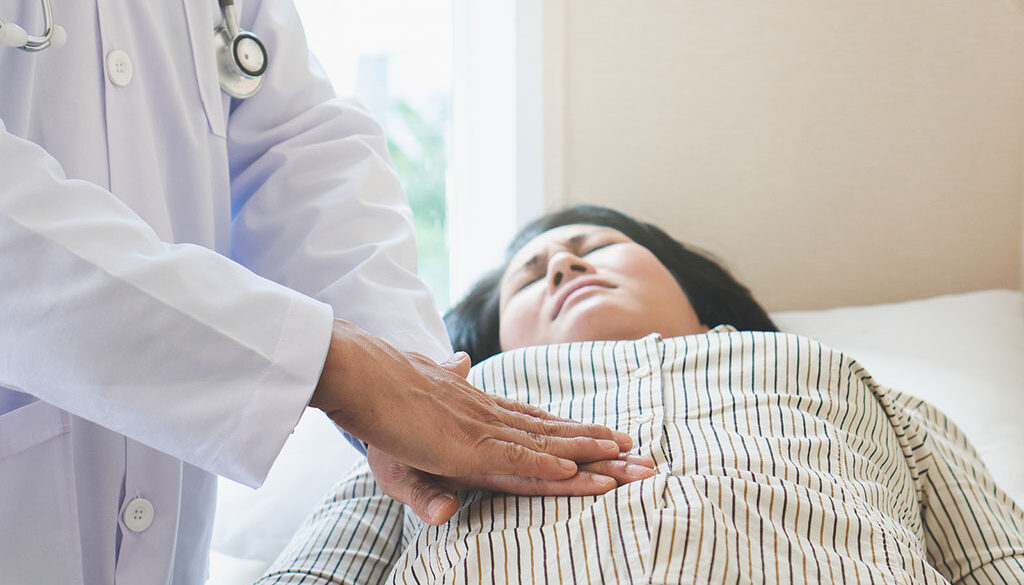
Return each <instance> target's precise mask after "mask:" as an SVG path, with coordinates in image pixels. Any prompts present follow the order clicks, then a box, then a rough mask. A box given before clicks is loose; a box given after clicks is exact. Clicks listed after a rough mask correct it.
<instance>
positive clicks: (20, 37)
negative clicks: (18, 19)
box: [0, 22, 28, 48]
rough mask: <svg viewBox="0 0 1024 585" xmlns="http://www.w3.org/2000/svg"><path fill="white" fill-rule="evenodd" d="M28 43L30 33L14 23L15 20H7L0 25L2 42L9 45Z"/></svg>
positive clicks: (15, 45)
mask: <svg viewBox="0 0 1024 585" xmlns="http://www.w3.org/2000/svg"><path fill="white" fill-rule="evenodd" d="M26 43H28V33H27V32H25V29H23V28H21V27H20V26H18V25H16V24H14V23H13V22H5V23H4V24H2V25H0V44H3V45H5V46H8V47H14V48H17V47H24V46H25V44H26Z"/></svg>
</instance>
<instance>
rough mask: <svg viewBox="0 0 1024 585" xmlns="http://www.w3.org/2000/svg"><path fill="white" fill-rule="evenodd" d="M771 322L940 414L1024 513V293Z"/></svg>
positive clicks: (793, 315)
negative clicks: (850, 360) (851, 362)
mask: <svg viewBox="0 0 1024 585" xmlns="http://www.w3.org/2000/svg"><path fill="white" fill-rule="evenodd" d="M772 318H773V319H775V322H776V324H777V325H778V326H779V327H780V328H781V329H783V330H784V331H787V332H790V333H799V334H802V335H807V336H810V337H814V338H816V339H818V340H820V341H822V342H823V343H825V344H826V345H829V346H831V347H833V348H834V349H838V350H840V351H842V352H844V353H846V354H847V355H849V356H850V357H853V358H854V359H856V360H857V361H859V362H860V363H861V364H862V365H864V367H866V368H867V370H868V371H869V372H871V374H872V376H874V378H875V380H877V381H878V382H879V383H880V384H883V385H885V386H889V387H890V388H894V389H896V390H901V391H905V392H908V393H911V394H914V395H916V396H918V397H920V398H924V399H926V400H928V401H929V402H931V403H932V404H935V405H936V406H938V407H939V408H940V409H942V410H943V411H944V412H945V413H946V414H947V415H949V417H950V418H951V419H952V420H953V421H954V422H956V423H957V425H959V426H960V427H961V429H963V431H964V432H965V433H966V434H967V436H968V438H970V440H971V441H972V442H973V443H974V446H975V447H976V448H977V449H978V452H979V453H980V454H981V457H982V459H984V461H985V463H986V464H987V465H988V467H989V470H990V471H991V472H992V475H993V476H994V477H995V479H996V481H997V482H998V483H999V485H1000V486H1001V487H1002V488H1003V489H1004V490H1006V491H1007V493H1009V494H1010V496H1012V497H1013V498H1014V499H1015V500H1016V501H1017V502H1018V503H1020V504H1024V457H1022V456H1021V448H1022V447H1024V416H1022V413H1024V294H1022V293H1021V292H1018V291H1009V290H989V291H980V292H973V293H966V294H958V295H948V296H941V297H933V298H929V299H922V300H916V301H908V302H903V303H892V304H885V305H872V306H866V307H844V308H839V309H826V310H821V311H790V312H783V313H775V314H773V315H772Z"/></svg>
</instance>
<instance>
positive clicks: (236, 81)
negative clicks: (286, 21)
mask: <svg viewBox="0 0 1024 585" xmlns="http://www.w3.org/2000/svg"><path fill="white" fill-rule="evenodd" d="M233 4H234V2H233V1H231V0H221V2H220V5H221V11H222V12H223V14H224V24H223V25H221V26H218V27H217V28H216V29H214V31H213V32H214V35H213V38H214V40H213V42H214V48H215V50H216V52H217V74H218V77H219V78H220V87H221V89H223V90H224V92H225V93H227V94H228V95H230V96H233V97H236V98H241V99H245V98H247V97H251V96H253V95H255V94H256V92H257V91H259V89H260V87H261V86H262V85H263V73H264V72H266V70H267V48H266V47H264V46H263V42H262V41H260V39H259V38H258V37H257V36H256V35H254V34H252V33H251V32H249V31H246V30H240V29H239V27H238V17H237V15H236V14H235V11H234V5H233Z"/></svg>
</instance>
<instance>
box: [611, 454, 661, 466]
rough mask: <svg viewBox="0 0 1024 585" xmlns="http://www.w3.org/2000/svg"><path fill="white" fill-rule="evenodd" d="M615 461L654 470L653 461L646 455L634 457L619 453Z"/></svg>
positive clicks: (633, 455)
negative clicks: (619, 460) (618, 460)
mask: <svg viewBox="0 0 1024 585" xmlns="http://www.w3.org/2000/svg"><path fill="white" fill-rule="evenodd" d="M617 459H621V460H623V461H628V462H629V463H633V464H636V465H643V466H644V467H650V468H651V469H654V459H651V458H650V457H648V456H647V455H636V454H634V453H619V456H618V457H617Z"/></svg>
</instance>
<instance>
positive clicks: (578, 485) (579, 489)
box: [454, 471, 618, 496]
mask: <svg viewBox="0 0 1024 585" xmlns="http://www.w3.org/2000/svg"><path fill="white" fill-rule="evenodd" d="M454 482H455V485H456V486H457V487H459V488H460V489H474V490H487V491H492V492H501V493H509V494H517V495H522V496H598V495H601V494H603V493H606V492H608V491H610V490H613V489H615V487H616V486H617V485H618V483H617V482H616V480H615V479H614V478H612V477H608V476H605V475H601V474H599V473H592V472H589V471H581V472H579V473H577V474H576V475H573V476H572V477H570V478H568V479H563V480H555V481H552V480H543V479H535V478H529V477H520V476H516V475H480V476H473V477H463V478H458V479H457V480H454Z"/></svg>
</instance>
